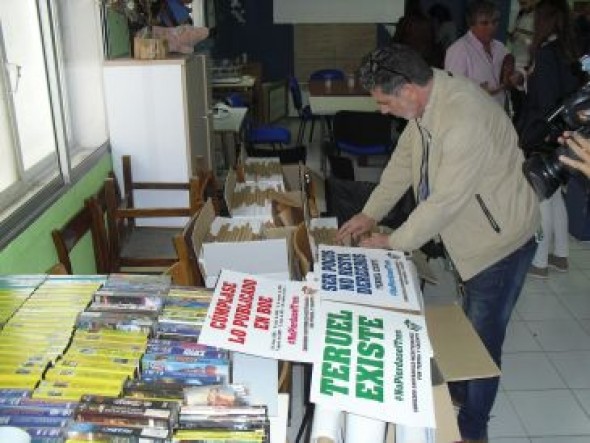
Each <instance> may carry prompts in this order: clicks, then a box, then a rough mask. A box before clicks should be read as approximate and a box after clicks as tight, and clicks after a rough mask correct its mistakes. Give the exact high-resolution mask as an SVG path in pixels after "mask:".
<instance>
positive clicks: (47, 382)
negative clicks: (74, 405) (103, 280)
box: [33, 329, 147, 400]
mask: <svg viewBox="0 0 590 443" xmlns="http://www.w3.org/2000/svg"><path fill="white" fill-rule="evenodd" d="M146 343H147V333H145V332H141V331H139V332H129V331H119V330H108V329H105V330H101V331H98V332H89V331H84V330H79V331H76V333H75V334H74V337H73V339H72V343H71V344H70V347H69V348H68V350H67V352H66V353H65V354H64V356H63V357H62V358H61V359H59V360H58V361H57V362H56V363H55V364H54V365H53V366H52V367H51V368H50V369H48V370H47V372H46V374H45V378H44V380H43V381H41V383H40V384H39V386H38V387H37V389H35V392H34V394H33V397H35V398H61V399H71V400H78V399H79V398H80V397H82V395H84V394H96V395H107V396H117V395H119V394H120V393H121V392H122V389H123V384H124V383H125V381H126V380H127V379H128V378H132V377H134V376H135V375H136V373H137V368H138V367H139V361H140V359H141V356H142V355H143V353H144V351H145V347H146Z"/></svg>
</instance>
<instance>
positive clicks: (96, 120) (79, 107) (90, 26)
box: [58, 0, 108, 154]
mask: <svg viewBox="0 0 590 443" xmlns="http://www.w3.org/2000/svg"><path fill="white" fill-rule="evenodd" d="M96 5H97V2H96V0H76V1H75V2H72V1H71V0H59V2H58V6H59V7H58V9H59V18H60V20H59V24H60V33H61V42H62V50H63V67H64V78H65V88H64V89H65V91H64V97H65V102H66V103H65V106H66V119H67V121H68V123H69V125H68V128H67V129H68V132H67V133H68V145H69V146H70V150H71V151H72V152H73V153H78V154H79V151H80V150H81V151H82V152H86V151H88V150H94V149H96V148H97V147H99V146H100V145H102V144H103V143H105V142H106V140H107V137H108V136H107V125H106V118H105V104H104V96H103V87H102V84H103V83H102V62H103V44H102V34H101V26H100V21H101V17H100V12H99V9H98V8H97V7H96Z"/></svg>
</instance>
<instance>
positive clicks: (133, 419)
mask: <svg viewBox="0 0 590 443" xmlns="http://www.w3.org/2000/svg"><path fill="white" fill-rule="evenodd" d="M75 420H76V421H75V422H72V423H70V425H69V427H68V429H67V431H66V437H67V440H66V441H108V442H113V441H114V442H120V443H124V442H128V443H135V442H137V443H139V442H141V443H144V442H145V443H164V442H169V441H170V438H171V435H172V429H173V428H174V427H175V426H176V423H177V420H178V403H177V402H175V401H148V400H138V399H128V398H116V397H108V396H94V395H85V396H83V397H82V399H81V401H80V403H79V405H78V407H77V408H76V412H75Z"/></svg>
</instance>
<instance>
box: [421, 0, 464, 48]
mask: <svg viewBox="0 0 590 443" xmlns="http://www.w3.org/2000/svg"><path fill="white" fill-rule="evenodd" d="M428 15H429V16H430V17H432V20H433V22H434V30H435V34H436V43H437V44H438V45H439V47H440V48H441V49H442V50H443V51H446V50H447V48H448V47H449V46H451V43H453V42H454V41H455V40H457V26H456V25H455V22H454V21H453V17H452V16H451V11H449V8H448V7H446V6H445V5H443V4H441V3H435V4H434V5H432V6H431V7H430V9H428Z"/></svg>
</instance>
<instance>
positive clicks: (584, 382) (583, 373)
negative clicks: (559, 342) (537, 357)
mask: <svg viewBox="0 0 590 443" xmlns="http://www.w3.org/2000/svg"><path fill="white" fill-rule="evenodd" d="M547 357H548V358H549V360H550V361H551V362H552V363H553V365H554V366H555V368H556V369H557V371H558V372H559V374H560V375H561V378H562V379H563V380H564V381H565V383H566V385H567V386H568V387H569V388H571V389H590V352H589V351H577V352H550V353H548V354H547Z"/></svg>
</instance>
